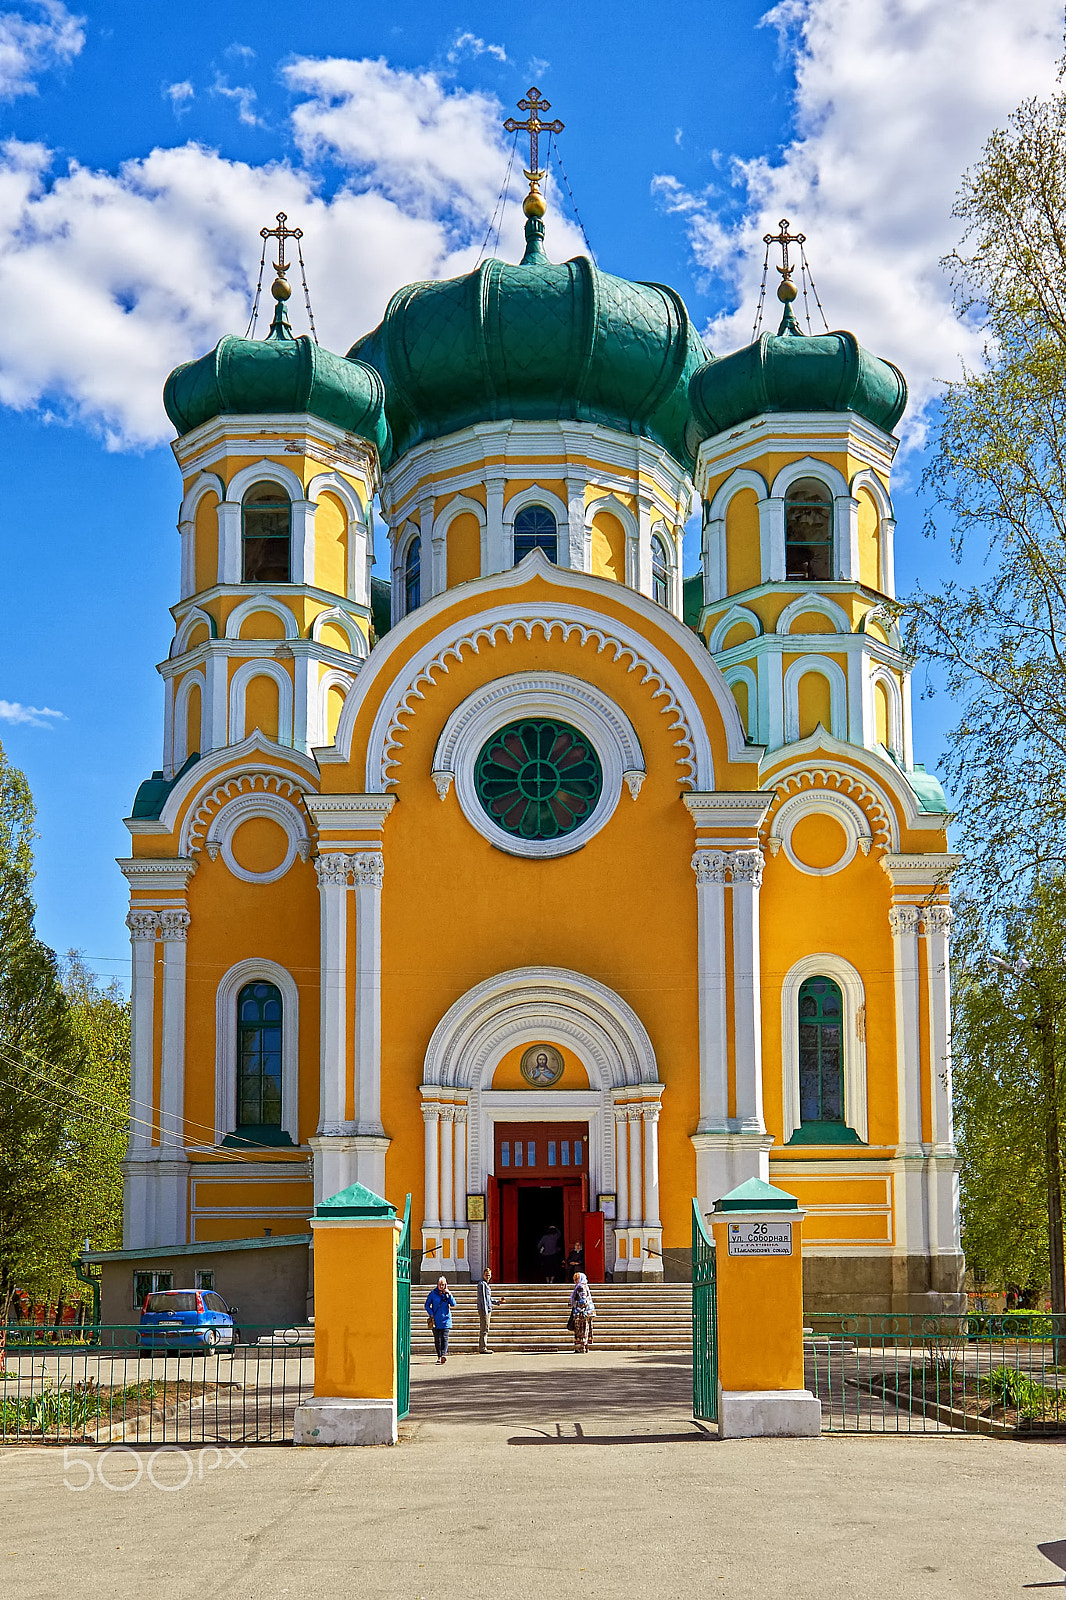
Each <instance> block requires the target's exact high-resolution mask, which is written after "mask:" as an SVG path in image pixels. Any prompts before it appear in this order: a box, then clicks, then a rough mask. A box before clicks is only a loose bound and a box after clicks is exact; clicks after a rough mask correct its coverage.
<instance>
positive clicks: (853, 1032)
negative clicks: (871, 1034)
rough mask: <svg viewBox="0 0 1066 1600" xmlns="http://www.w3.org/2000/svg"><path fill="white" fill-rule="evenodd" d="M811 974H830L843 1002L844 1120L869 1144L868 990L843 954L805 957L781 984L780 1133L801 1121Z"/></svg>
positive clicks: (787, 1132)
mask: <svg viewBox="0 0 1066 1600" xmlns="http://www.w3.org/2000/svg"><path fill="white" fill-rule="evenodd" d="M808 978H832V980H833V982H834V983H835V984H836V985H837V986H838V987H839V989H840V993H841V995H842V997H843V1001H844V1018H843V1022H844V1120H845V1122H846V1123H847V1126H848V1127H849V1128H852V1129H853V1130H854V1131H855V1132H856V1133H857V1134H858V1136H859V1138H860V1139H861V1140H862V1142H863V1144H868V1143H869V1125H868V1119H867V1109H866V1107H867V1097H866V993H865V990H864V988H863V982H862V978H861V977H860V976H859V973H858V971H857V970H856V968H855V967H853V966H852V964H851V962H850V961H845V960H844V957H843V956H834V955H829V954H827V953H825V952H823V953H822V954H821V955H813V956H804V957H803V959H802V960H801V961H797V962H796V964H795V966H794V967H792V968H791V970H790V971H789V972H788V973H786V975H785V980H784V982H783V984H782V985H781V1065H782V1074H783V1081H782V1117H783V1123H784V1126H783V1127H782V1130H781V1133H782V1138H783V1140H784V1142H785V1144H787V1143H788V1141H789V1140H790V1139H791V1137H792V1135H793V1134H794V1133H795V1131H796V1129H797V1128H798V1127H799V1125H800V1088H799V992H800V988H801V986H802V985H803V984H804V983H805V982H806V980H807V979H808Z"/></svg>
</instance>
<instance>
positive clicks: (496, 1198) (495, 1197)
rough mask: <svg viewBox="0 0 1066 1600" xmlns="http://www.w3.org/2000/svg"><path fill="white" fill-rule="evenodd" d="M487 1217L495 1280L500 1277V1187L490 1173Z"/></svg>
mask: <svg viewBox="0 0 1066 1600" xmlns="http://www.w3.org/2000/svg"><path fill="white" fill-rule="evenodd" d="M485 1216H486V1218H487V1220H488V1227H489V1263H488V1264H489V1267H490V1269H491V1271H492V1276H493V1278H495V1279H497V1280H498V1279H499V1277H500V1186H499V1184H498V1183H497V1182H496V1177H495V1174H494V1173H491V1172H490V1173H489V1175H488V1179H487V1181H486V1183H485Z"/></svg>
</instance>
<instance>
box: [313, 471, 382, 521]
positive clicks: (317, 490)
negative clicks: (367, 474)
mask: <svg viewBox="0 0 1066 1600" xmlns="http://www.w3.org/2000/svg"><path fill="white" fill-rule="evenodd" d="M304 494H305V491H304V490H303V489H301V490H300V496H301V497H303V496H304ZM323 494H334V495H336V497H337V499H338V500H339V501H340V503H341V505H342V506H343V507H344V509H345V512H346V513H347V516H348V520H349V522H360V523H364V524H365V522H366V509H365V507H364V505H363V502H362V500H361V499H360V498H359V494H358V492H357V490H356V489H355V486H354V485H353V484H350V483H349V482H348V480H347V478H343V477H342V476H341V474H340V473H339V472H319V473H318V474H317V475H316V476H315V477H313V478H312V479H311V482H310V483H309V484H308V485H307V489H306V498H307V499H308V500H314V501H316V502H317V501H318V498H319V496H320V495H323Z"/></svg>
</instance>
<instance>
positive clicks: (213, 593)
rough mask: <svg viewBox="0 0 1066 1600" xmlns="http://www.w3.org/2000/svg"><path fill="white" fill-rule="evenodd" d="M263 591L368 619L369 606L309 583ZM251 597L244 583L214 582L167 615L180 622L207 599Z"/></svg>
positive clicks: (277, 585) (272, 596) (280, 585)
mask: <svg viewBox="0 0 1066 1600" xmlns="http://www.w3.org/2000/svg"><path fill="white" fill-rule="evenodd" d="M262 591H263V598H264V599H273V600H275V601H277V600H282V599H283V597H284V599H288V598H290V597H291V598H292V599H294V600H321V601H322V602H323V603H324V604H325V605H328V606H338V607H340V609H341V610H342V611H347V612H349V613H350V614H351V615H352V616H353V617H363V618H369V616H370V607H369V606H364V605H363V604H362V603H361V602H360V601H358V600H349V599H348V597H347V596H346V595H343V594H337V593H336V591H335V590H333V589H316V588H315V586H314V585H313V584H310V583H272V584H270V585H269V586H268V585H267V584H263V585H262ZM254 594H255V590H253V589H252V587H251V585H249V584H247V583H216V584H214V585H213V586H212V587H211V588H210V589H199V590H197V592H196V593H195V594H189V595H186V596H185V597H184V598H183V599H181V600H178V601H176V602H175V604H174V605H172V606H171V608H170V615H171V616H172V617H173V618H174V621H175V622H180V621H181V619H182V618H183V617H184V616H185V614H186V612H188V611H191V610H193V609H195V608H196V607H202V606H203V605H204V603H205V601H207V600H225V599H240V600H247V599H248V598H249V597H251V596H254ZM278 642H279V641H275V643H278Z"/></svg>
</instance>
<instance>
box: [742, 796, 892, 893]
mask: <svg viewBox="0 0 1066 1600" xmlns="http://www.w3.org/2000/svg"><path fill="white" fill-rule="evenodd" d="M819 812H820V813H821V814H822V815H823V816H831V817H833V818H834V819H835V820H836V821H837V822H839V823H840V825H841V827H842V828H843V830H844V837H845V844H844V849H843V851H842V853H841V855H840V857H839V859H838V860H837V861H834V862H833V863H832V864H831V865H830V866H827V867H810V866H808V865H807V863H806V862H805V861H801V860H800V858H799V857H798V856H797V855H796V853H795V851H794V850H793V848H792V830H793V828H794V827H795V826H796V824H797V822H799V821H800V819H801V818H802V817H808V816H811V815H813V814H817V813H819ZM873 842H874V839H873V830H872V828H871V827H870V820H869V818H868V817H867V815H866V812H865V811H864V810H863V808H862V806H861V805H859V803H858V801H857V800H853V799H852V798H851V796H850V795H847V794H843V793H841V792H840V790H838V789H826V788H817V789H816V788H809V789H801V790H800V791H799V793H798V794H793V795H790V796H789V797H788V799H787V800H784V801H782V803H781V804H780V805H779V806H778V807H777V808H776V810H775V811H774V814H773V820H772V821H771V823H770V831H769V833H768V834H767V836H766V844H767V847H768V849H769V851H770V853H771V855H776V854H777V852H778V850H780V849H781V848H782V847H783V848H784V852H785V855H786V856H787V857H788V859H789V861H791V863H792V865H793V866H794V867H795V868H796V870H797V871H798V872H803V873H806V875H807V876H808V877H812V878H827V877H830V876H831V875H832V874H833V873H834V872H841V871H843V869H844V868H845V867H846V866H848V865H849V864H850V863H851V861H853V860H854V857H855V852H856V850H861V851H862V853H863V855H864V856H865V855H869V853H870V848H871V846H872V844H873Z"/></svg>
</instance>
